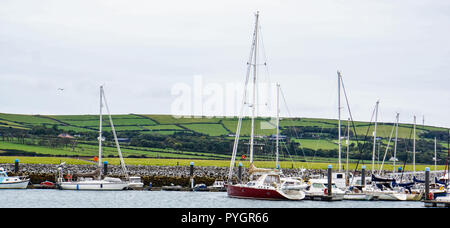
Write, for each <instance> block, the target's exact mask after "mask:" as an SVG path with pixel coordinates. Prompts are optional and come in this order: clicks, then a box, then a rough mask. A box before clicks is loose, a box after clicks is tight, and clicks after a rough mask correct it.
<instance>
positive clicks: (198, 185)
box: [192, 184, 208, 192]
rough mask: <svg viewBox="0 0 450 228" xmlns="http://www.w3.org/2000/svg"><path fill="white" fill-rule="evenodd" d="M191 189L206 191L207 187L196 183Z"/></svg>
mask: <svg viewBox="0 0 450 228" xmlns="http://www.w3.org/2000/svg"><path fill="white" fill-rule="evenodd" d="M192 190H193V191H194V192H206V191H208V187H206V184H196V185H195V186H194V188H193V189H192Z"/></svg>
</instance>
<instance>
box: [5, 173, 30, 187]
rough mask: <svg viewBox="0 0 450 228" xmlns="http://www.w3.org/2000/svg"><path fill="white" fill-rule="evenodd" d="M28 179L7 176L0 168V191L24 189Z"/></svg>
mask: <svg viewBox="0 0 450 228" xmlns="http://www.w3.org/2000/svg"><path fill="white" fill-rule="evenodd" d="M29 182H30V179H28V178H25V177H18V176H12V177H10V176H8V174H7V173H6V171H5V170H4V169H3V168H0V189H25V188H27V186H28V183H29Z"/></svg>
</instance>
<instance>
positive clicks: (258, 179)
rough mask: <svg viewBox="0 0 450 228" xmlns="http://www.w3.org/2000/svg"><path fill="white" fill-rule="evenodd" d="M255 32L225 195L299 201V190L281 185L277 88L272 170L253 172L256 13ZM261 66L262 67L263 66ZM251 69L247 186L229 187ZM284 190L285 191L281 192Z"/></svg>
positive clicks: (243, 184) (241, 184)
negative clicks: (274, 146) (273, 165)
mask: <svg viewBox="0 0 450 228" xmlns="http://www.w3.org/2000/svg"><path fill="white" fill-rule="evenodd" d="M255 17H256V22H255V30H254V33H253V41H252V47H251V53H250V57H249V61H248V66H247V74H246V80H245V87H244V88H245V89H244V96H243V99H242V106H241V111H240V115H239V120H238V125H237V130H236V135H235V141H234V146H233V153H232V158H231V162H230V170H229V174H228V183H227V184H226V188H227V194H228V196H229V197H233V198H247V199H268V200H302V199H304V198H305V193H304V192H303V191H301V190H294V189H289V188H286V187H287V185H288V184H290V183H291V182H289V181H282V176H283V174H282V172H281V170H280V168H279V165H278V141H279V140H278V139H279V93H280V86H279V84H277V119H276V125H277V126H276V129H277V134H276V150H277V152H276V168H275V169H268V168H264V169H263V168H257V167H256V166H255V164H254V163H253V154H254V144H255V143H254V138H255V110H256V108H255V107H256V106H257V104H256V97H257V95H256V91H257V89H256V86H257V85H256V82H257V77H256V75H257V72H258V71H257V67H258V65H260V64H259V63H258V60H257V56H258V54H257V50H258V36H259V34H258V31H259V12H257V13H256V14H255ZM264 65H265V64H264ZM251 69H253V80H252V81H253V91H252V92H253V97H252V100H253V101H252V104H251V105H250V107H251V112H252V115H251V134H250V143H249V144H250V147H249V148H250V165H249V168H248V173H249V182H247V183H237V184H233V183H232V176H233V167H234V165H235V159H236V153H237V149H238V142H239V136H240V131H241V125H242V118H243V111H244V107H245V106H246V105H248V103H247V86H248V82H249V78H250V72H251ZM283 186H285V188H283Z"/></svg>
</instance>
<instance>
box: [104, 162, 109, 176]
mask: <svg viewBox="0 0 450 228" xmlns="http://www.w3.org/2000/svg"><path fill="white" fill-rule="evenodd" d="M107 174H108V161H104V162H103V175H105V176H106V175H107Z"/></svg>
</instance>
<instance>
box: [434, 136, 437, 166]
mask: <svg viewBox="0 0 450 228" xmlns="http://www.w3.org/2000/svg"><path fill="white" fill-rule="evenodd" d="M434 171H437V138H436V137H434Z"/></svg>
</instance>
